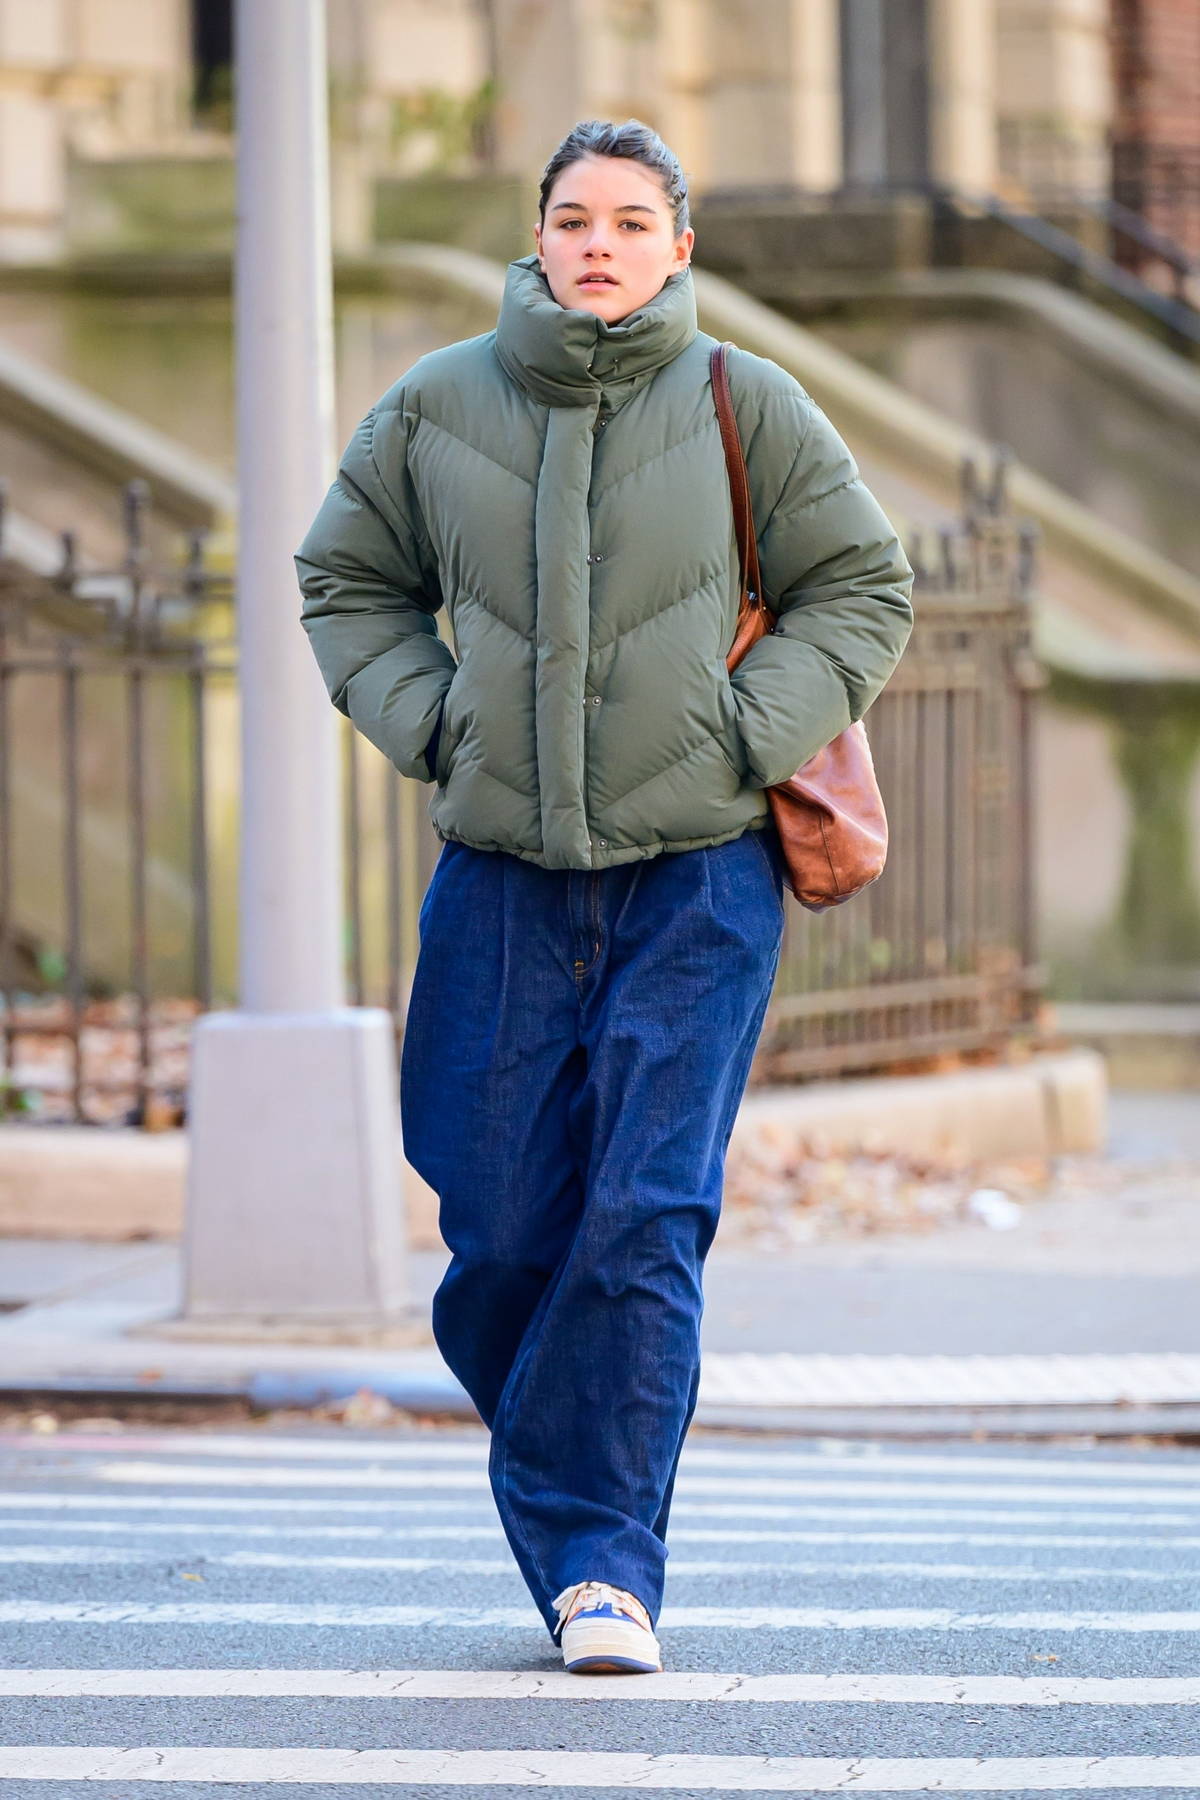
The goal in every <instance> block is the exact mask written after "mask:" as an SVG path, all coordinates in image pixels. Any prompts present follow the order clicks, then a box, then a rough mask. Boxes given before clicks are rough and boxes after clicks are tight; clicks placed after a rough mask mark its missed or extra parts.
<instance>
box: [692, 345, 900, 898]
mask: <svg viewBox="0 0 1200 1800" xmlns="http://www.w3.org/2000/svg"><path fill="white" fill-rule="evenodd" d="M734 348H735V346H734V345H733V344H718V345H717V347H716V349H715V350H714V351H713V353H712V359H711V370H712V388H713V399H714V401H715V402H716V408H717V420H718V422H719V424H720V427H721V441H722V443H723V444H724V446H725V462H726V466H727V467H728V470H729V491H730V494H731V496H732V499H733V523H734V529H735V531H736V533H737V545H738V560H739V564H740V568H741V583H742V593H741V604H740V606H739V608H738V621H737V630H736V632H735V633H734V639H733V648H732V649H731V650H730V652H729V654H728V656H727V657H726V658H725V666H726V668H727V669H733V668H734V666H735V665H736V664H737V663H739V662H740V661H741V659H742V657H743V656H744V655H745V654H746V652H747V650H749V648H750V646H751V645H752V644H755V643H757V642H758V640H759V638H760V637H763V636H765V635H767V634H768V633H770V632H773V631H774V629H775V624H776V619H777V617H778V615H777V614H776V613H774V612H772V611H771V609H770V607H769V606H768V605H767V601H766V596H765V595H764V593H763V591H762V576H761V574H760V573H759V566H758V539H757V537H756V536H755V531H754V512H753V508H752V505H751V501H750V483H749V480H748V478H747V475H746V459H745V457H744V456H743V454H742V442H741V438H740V437H739V435H738V428H737V419H736V417H735V415H734V410H733V398H732V395H731V394H730V391H729V369H728V363H727V355H728V352H729V351H730V350H732V349H734ZM766 793H767V800H768V803H769V805H770V808H771V813H772V816H773V818H774V822H775V826H776V828H777V830H778V832H779V838H780V842H781V844H782V845H783V853H784V859H785V861H786V864H787V884H788V886H789V887H790V889H791V891H792V893H793V894H794V895H795V896H796V898H797V900H799V902H800V904H801V906H805V907H807V908H808V910H809V911H810V912H824V911H825V910H826V908H828V907H830V906H840V905H841V904H842V902H843V901H845V900H850V899H852V898H853V896H854V895H855V894H857V893H860V892H861V891H862V889H863V888H865V887H868V886H869V885H870V883H871V882H872V881H875V880H877V879H878V877H879V876H880V875H881V874H882V873H883V865H884V862H885V860H886V858H887V845H888V827H887V816H886V814H885V812H884V810H883V796H882V794H881V793H880V792H879V786H878V783H877V782H876V780H875V766H874V763H873V762H872V760H871V746H870V744H869V743H868V742H867V733H866V729H865V727H864V726H863V723H862V721H861V719H860V720H857V721H856V722H855V723H854V724H853V725H851V726H849V727H848V728H847V729H846V730H845V731H843V732H842V733H841V734H840V735H839V736H838V737H835V738H834V740H833V742H832V743H831V744H826V746H825V748H824V749H823V750H818V752H817V754H816V755H815V756H814V757H812V758H811V759H810V761H808V762H806V763H805V764H804V766H803V768H801V769H798V770H797V772H796V773H795V774H794V775H792V776H790V777H789V778H788V780H787V781H781V782H779V783H778V785H777V786H775V787H769V788H768V789H767V790H766Z"/></svg>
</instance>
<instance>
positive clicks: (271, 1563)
mask: <svg viewBox="0 0 1200 1800" xmlns="http://www.w3.org/2000/svg"><path fill="white" fill-rule="evenodd" d="M179 1554H180V1553H178V1552H176V1553H175V1554H174V1556H168V1553H167V1552H165V1551H163V1550H153V1549H144V1548H142V1547H141V1546H140V1545H138V1546H135V1547H133V1548H132V1549H117V1548H115V1547H113V1546H110V1545H108V1544H22V1545H20V1546H18V1547H15V1548H10V1547H9V1546H7V1545H2V1546H0V1564H3V1565H8V1566H18V1567H19V1566H35V1567H41V1568H90V1567H104V1568H126V1567H130V1566H136V1565H138V1564H140V1563H155V1564H158V1563H162V1562H164V1561H169V1560H174V1561H178V1560H179ZM185 1560H190V1561H193V1562H202V1563H203V1564H204V1566H205V1568H212V1569H309V1570H328V1571H337V1572H338V1573H342V1574H348V1575H382V1574H389V1573H391V1574H409V1575H430V1574H449V1573H458V1574H462V1575H495V1576H500V1577H502V1578H503V1579H504V1580H506V1581H507V1580H513V1579H515V1578H516V1577H517V1570H516V1568H515V1567H514V1565H513V1563H512V1560H511V1559H510V1558H508V1557H502V1558H485V1557H462V1556H288V1555H286V1554H284V1552H282V1551H273V1550H231V1551H228V1552H225V1553H224V1554H220V1553H218V1554H216V1555H214V1554H213V1553H212V1552H204V1553H202V1554H198V1553H196V1552H195V1551H193V1552H192V1554H191V1557H190V1558H187V1557H185ZM670 1569H671V1574H672V1575H673V1576H681V1575H686V1576H697V1577H698V1576H709V1575H716V1576H729V1575H763V1574H764V1573H766V1572H767V1571H768V1570H770V1571H772V1572H774V1573H784V1574H788V1575H816V1576H821V1575H825V1576H836V1577H837V1578H838V1579H839V1580H841V1579H842V1578H844V1577H851V1576H853V1577H855V1578H857V1577H860V1576H864V1577H865V1576H873V1575H883V1576H890V1577H893V1578H894V1579H896V1580H907V1579H909V1578H911V1577H914V1576H918V1575H919V1576H924V1577H925V1578H926V1579H928V1580H932V1581H1037V1582H1046V1581H1094V1580H1097V1579H1101V1580H1108V1581H1151V1582H1154V1581H1162V1582H1167V1583H1169V1584H1170V1585H1171V1586H1172V1587H1178V1586H1179V1584H1180V1583H1181V1582H1182V1581H1185V1580H1188V1579H1193V1580H1196V1581H1197V1582H1198V1583H1200V1572H1195V1573H1194V1574H1192V1575H1191V1576H1189V1575H1188V1574H1186V1573H1181V1572H1180V1571H1179V1570H1177V1569H1130V1568H1120V1567H1116V1566H1113V1567H1104V1566H1100V1567H1096V1566H1092V1567H1082V1568H1070V1567H1062V1566H1057V1567H1056V1566H1051V1567H1048V1568H1039V1567H1038V1566H1037V1564H1036V1563H1023V1564H1013V1565H1005V1564H1002V1563H942V1562H914V1561H912V1560H911V1559H909V1560H908V1561H907V1562H845V1561H842V1560H840V1559H839V1560H838V1561H836V1562H834V1561H826V1562H776V1563H764V1562H763V1561H762V1560H761V1559H760V1560H759V1561H757V1562H734V1561H729V1562H721V1561H716V1562H688V1561H686V1559H681V1558H677V1557H672V1558H671V1564H670Z"/></svg>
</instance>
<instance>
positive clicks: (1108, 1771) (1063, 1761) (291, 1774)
mask: <svg viewBox="0 0 1200 1800" xmlns="http://www.w3.org/2000/svg"><path fill="white" fill-rule="evenodd" d="M0 1777H7V1778H8V1779H10V1780H25V1781H121V1782H131V1781H148V1782H166V1781H180V1782H185V1781H196V1782H201V1781H205V1782H226V1783H239V1782H241V1783H245V1784H247V1785H257V1784H265V1783H272V1784H275V1783H286V1782H297V1783H300V1782H320V1783H328V1784H329V1785H331V1786H332V1785H335V1784H337V1783H349V1784H354V1785H362V1784H367V1783H370V1784H373V1785H376V1786H383V1787H391V1786H395V1785H397V1784H399V1783H404V1784H406V1785H408V1786H410V1787H433V1786H438V1785H441V1786H448V1787H471V1786H476V1787H494V1786H510V1787H522V1788H525V1787H528V1788H537V1787H557V1788H562V1787H569V1788H591V1789H593V1790H598V1789H604V1788H629V1787H637V1788H639V1789H642V1788H646V1789H654V1790H668V1789H675V1790H678V1789H681V1788H687V1789H693V1790H697V1789H698V1790H702V1791H706V1792H707V1791H711V1790H718V1791H722V1792H725V1793H747V1792H771V1793H793V1794H795V1793H803V1792H805V1791H807V1792H809V1793H824V1794H831V1793H836V1792H838V1790H839V1789H841V1790H845V1789H846V1788H847V1787H849V1786H851V1785H852V1786H853V1791H854V1792H855V1793H856V1794H862V1793H868V1794H914V1793H923V1792H925V1793H927V1792H929V1791H930V1790H931V1789H937V1790H938V1791H939V1792H943V1793H971V1794H1010V1795H1012V1794H1045V1793H1055V1792H1057V1793H1062V1792H1067V1791H1076V1792H1082V1793H1111V1792H1113V1790H1114V1789H1118V1788H1166V1789H1179V1788H1192V1789H1193V1790H1194V1789H1195V1787H1196V1786H1197V1784H1200V1756H1104V1757H1093V1756H1039V1757H1023V1756H1022V1757H1015V1756H1014V1757H1001V1756H997V1757H937V1758H934V1757H895V1758H893V1757H871V1756H867V1757H855V1758H850V1759H846V1758H842V1757H837V1758H835V1757H825V1756H813V1757H809V1756H794V1757H792V1756H671V1755H667V1756H647V1755H639V1754H636V1753H632V1752H628V1751H611V1752H601V1751H564V1750H553V1751H539V1750H293V1749H278V1750H275V1749H269V1750H263V1749H253V1750H249V1749H246V1750H243V1749H209V1748H203V1749H186V1748H179V1749H176V1748H150V1747H147V1748H130V1749H122V1748H119V1747H117V1746H105V1747H98V1746H97V1747H93V1746H84V1747H78V1748H77V1747H74V1746H67V1745H54V1746H41V1745H38V1746H16V1747H12V1748H8V1747H4V1748H0Z"/></svg>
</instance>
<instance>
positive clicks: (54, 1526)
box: [0, 1517, 1200, 1574]
mask: <svg viewBox="0 0 1200 1800" xmlns="http://www.w3.org/2000/svg"><path fill="white" fill-rule="evenodd" d="M6 1531H13V1532H19V1531H44V1532H55V1531H63V1532H67V1531H70V1532H94V1533H104V1534H106V1535H113V1536H125V1537H129V1538H132V1539H133V1540H134V1541H135V1542H136V1541H138V1540H140V1539H142V1538H144V1537H155V1536H157V1537H171V1538H177V1539H178V1540H179V1541H180V1543H184V1542H187V1543H188V1544H193V1543H197V1542H204V1541H205V1540H206V1539H208V1538H215V1537H234V1538H239V1539H240V1538H250V1539H257V1538H264V1539H266V1540H267V1541H268V1542H270V1543H275V1542H277V1541H278V1540H279V1539H281V1538H297V1539H300V1540H301V1541H303V1542H309V1541H316V1540H317V1539H322V1538H332V1539H335V1540H336V1541H337V1542H339V1543H356V1544H358V1543H385V1544H394V1543H397V1542H398V1541H401V1540H403V1542H405V1543H408V1542H410V1541H412V1542H416V1543H422V1544H424V1543H437V1542H446V1543H461V1542H462V1540H463V1539H464V1538H468V1539H472V1540H476V1539H483V1540H485V1541H486V1542H488V1543H491V1544H502V1543H504V1542H505V1538H504V1532H503V1530H502V1528H501V1527H500V1526H499V1525H462V1524H456V1525H410V1524H409V1523H408V1522H407V1521H406V1520H397V1521H396V1523H395V1524H394V1525H224V1524H214V1523H213V1521H212V1520H211V1519H203V1520H200V1521H197V1522H196V1523H195V1524H189V1522H188V1521H187V1520H186V1519H179V1520H175V1521H173V1522H172V1523H170V1524H168V1525H164V1524H162V1523H161V1522H160V1521H158V1520H146V1519H136V1520H133V1519H130V1520H125V1519H45V1518H33V1519H6V1518H3V1517H0V1534H2V1533H4V1532H6ZM671 1542H672V1543H673V1544H830V1545H833V1544H943V1545H949V1544H962V1545H966V1546H969V1547H970V1548H973V1549H1008V1550H1018V1549H1020V1550H1133V1549H1155V1550H1162V1549H1166V1548H1168V1547H1169V1548H1170V1549H1172V1550H1200V1537H1169V1538H1168V1537H1164V1536H1161V1535H1157V1536H1154V1537H1138V1536H1136V1535H1134V1534H1131V1533H1129V1532H1122V1533H1121V1535H1120V1536H1119V1537H1105V1536H1102V1535H1101V1534H1100V1533H1098V1532H1086V1531H1079V1532H1057V1533H1044V1532H1043V1533H1033V1532H1014V1531H737V1530H711V1531H706V1530H704V1529H702V1528H699V1527H692V1526H688V1525H683V1526H675V1525H672V1528H671ZM755 1566H756V1567H761V1565H760V1564H756V1565H755ZM787 1566H788V1567H789V1568H795V1567H797V1565H796V1564H795V1563H789V1564H788V1565H787ZM931 1566H932V1565H931ZM672 1567H673V1568H677V1567H678V1564H675V1563H673V1564H672ZM1098 1572H1099V1573H1104V1574H1111V1573H1112V1571H1111V1570H1101V1571H1098Z"/></svg>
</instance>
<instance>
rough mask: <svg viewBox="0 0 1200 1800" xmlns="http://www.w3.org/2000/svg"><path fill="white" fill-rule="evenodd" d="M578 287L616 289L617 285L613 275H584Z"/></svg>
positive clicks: (577, 284)
mask: <svg viewBox="0 0 1200 1800" xmlns="http://www.w3.org/2000/svg"><path fill="white" fill-rule="evenodd" d="M576 286H578V287H616V286H617V283H616V282H615V281H614V280H613V278H612V276H611V275H583V276H581V277H580V279H579V281H578V282H577V283H576Z"/></svg>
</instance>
